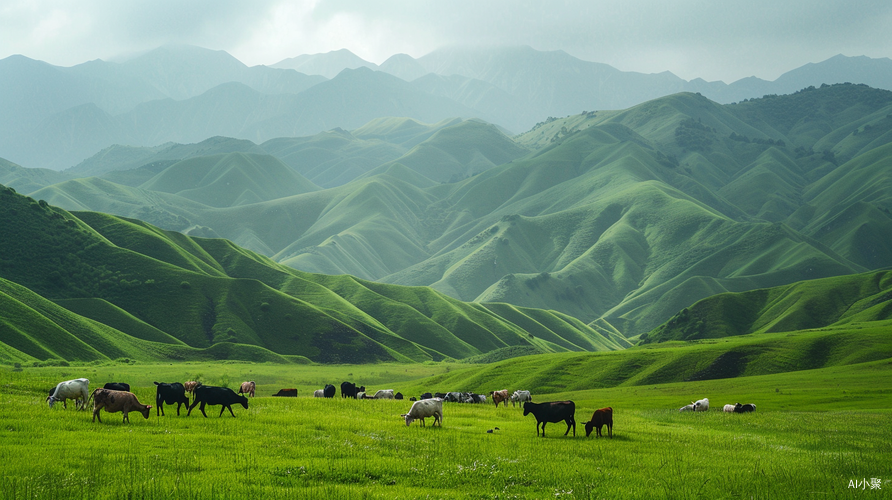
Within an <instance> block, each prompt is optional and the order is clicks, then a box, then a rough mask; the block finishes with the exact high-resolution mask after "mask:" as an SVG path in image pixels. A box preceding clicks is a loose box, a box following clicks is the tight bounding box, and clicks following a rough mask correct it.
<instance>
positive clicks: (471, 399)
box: [461, 392, 486, 404]
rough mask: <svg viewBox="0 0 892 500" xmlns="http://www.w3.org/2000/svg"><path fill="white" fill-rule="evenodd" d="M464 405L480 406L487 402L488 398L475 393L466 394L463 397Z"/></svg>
mask: <svg viewBox="0 0 892 500" xmlns="http://www.w3.org/2000/svg"><path fill="white" fill-rule="evenodd" d="M461 402H462V403H471V404H479V403H485V402H486V396H484V395H483V394H474V393H473V392H466V393H463V394H462V395H461Z"/></svg>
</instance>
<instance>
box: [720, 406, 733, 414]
mask: <svg viewBox="0 0 892 500" xmlns="http://www.w3.org/2000/svg"><path fill="white" fill-rule="evenodd" d="M722 411H723V412H725V413H734V405H725V406H724V408H722Z"/></svg>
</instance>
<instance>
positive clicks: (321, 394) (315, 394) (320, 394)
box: [313, 389, 325, 398]
mask: <svg viewBox="0 0 892 500" xmlns="http://www.w3.org/2000/svg"><path fill="white" fill-rule="evenodd" d="M313 397H314V398H322V397H325V391H323V390H322V389H316V390H315V391H313Z"/></svg>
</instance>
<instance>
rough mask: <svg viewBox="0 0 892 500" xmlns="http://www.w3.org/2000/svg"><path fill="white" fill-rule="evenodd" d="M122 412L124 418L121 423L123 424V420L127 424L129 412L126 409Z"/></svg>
mask: <svg viewBox="0 0 892 500" xmlns="http://www.w3.org/2000/svg"><path fill="white" fill-rule="evenodd" d="M122 413H124V420H122V421H121V423H122V424H123V423H124V422H127V423H128V424H129V423H130V412H129V411H127V410H124V411H123V412H122Z"/></svg>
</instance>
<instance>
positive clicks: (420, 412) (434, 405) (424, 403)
mask: <svg viewBox="0 0 892 500" xmlns="http://www.w3.org/2000/svg"><path fill="white" fill-rule="evenodd" d="M400 416H401V417H403V418H405V419H406V427H408V426H409V425H410V424H411V423H412V422H413V421H415V420H421V426H422V427H424V425H425V424H424V419H425V418H427V417H434V425H437V424H438V423H439V424H440V427H443V400H442V399H440V398H434V399H423V400H421V401H416V402H414V403H412V407H411V408H409V413H404V414H403V415H400Z"/></svg>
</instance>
